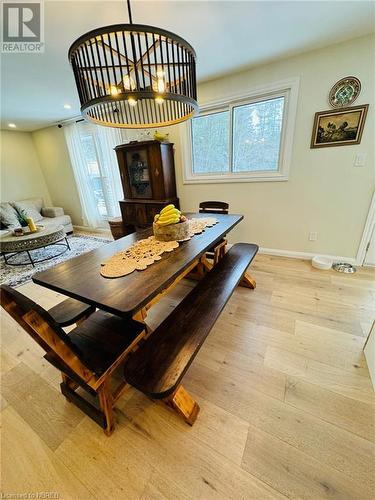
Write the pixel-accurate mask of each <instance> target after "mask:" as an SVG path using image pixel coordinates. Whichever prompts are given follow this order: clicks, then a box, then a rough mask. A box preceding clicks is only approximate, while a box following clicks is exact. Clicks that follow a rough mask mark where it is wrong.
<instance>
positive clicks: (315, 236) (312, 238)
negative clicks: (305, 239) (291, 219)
mask: <svg viewBox="0 0 375 500" xmlns="http://www.w3.org/2000/svg"><path fill="white" fill-rule="evenodd" d="M317 239H318V233H316V232H315V231H310V233H309V241H316V240H317Z"/></svg>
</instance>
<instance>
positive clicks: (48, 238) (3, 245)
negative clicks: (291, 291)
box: [0, 225, 70, 267]
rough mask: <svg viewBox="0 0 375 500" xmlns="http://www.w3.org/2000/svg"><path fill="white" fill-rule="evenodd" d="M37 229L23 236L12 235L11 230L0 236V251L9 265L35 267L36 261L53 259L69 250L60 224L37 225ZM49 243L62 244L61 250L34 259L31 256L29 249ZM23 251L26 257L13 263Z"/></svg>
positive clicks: (49, 244)
mask: <svg viewBox="0 0 375 500" xmlns="http://www.w3.org/2000/svg"><path fill="white" fill-rule="evenodd" d="M39 228H40V229H39V231H38V232H36V233H28V234H24V235H23V236H14V235H13V234H12V232H9V233H8V234H5V235H2V236H0V251H1V255H3V256H4V260H5V263H6V264H8V265H10V266H25V265H29V264H31V265H32V266H33V267H35V264H36V263H38V262H44V261H45V260H50V259H54V258H55V257H58V256H59V255H62V254H63V253H65V252H66V251H67V250H70V246H69V242H68V240H67V238H66V235H65V229H64V227H63V226H62V225H59V226H57V225H56V226H55V225H50V226H47V227H45V226H39ZM51 245H56V246H62V247H63V250H62V251H61V252H59V253H57V254H55V255H52V256H49V257H46V258H43V259H38V260H35V259H33V258H32V256H31V253H30V252H31V250H36V249H38V248H46V247H48V246H51ZM22 252H25V253H26V254H27V257H28V259H27V260H24V261H22V262H17V263H13V262H12V260H13V258H14V257H15V256H16V255H18V254H20V253H22Z"/></svg>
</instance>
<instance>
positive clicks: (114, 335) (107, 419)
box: [0, 285, 146, 435]
mask: <svg viewBox="0 0 375 500" xmlns="http://www.w3.org/2000/svg"><path fill="white" fill-rule="evenodd" d="M0 291H1V294H0V303H1V306H2V307H3V308H4V309H5V310H6V311H7V312H8V313H9V314H10V315H11V316H12V317H13V318H14V319H15V320H16V321H17V323H18V324H19V325H20V326H21V327H22V328H23V329H24V330H25V331H26V332H27V333H28V334H29V335H30V336H31V337H32V338H33V339H34V340H35V341H36V342H37V343H38V344H39V345H40V346H41V347H42V349H43V350H44V351H45V352H46V354H45V356H44V357H45V359H46V360H47V361H48V362H49V363H51V364H52V365H53V366H55V367H56V368H57V369H58V370H60V371H61V375H62V380H63V381H62V383H61V384H60V387H61V392H62V393H63V394H64V396H65V397H66V398H67V399H68V401H70V402H72V403H74V404H75V405H76V406H78V407H79V408H80V409H81V410H83V411H84V412H85V413H86V414H87V415H88V416H89V417H90V418H92V419H93V420H95V422H97V423H98V424H99V425H100V426H101V427H102V428H103V429H104V432H105V433H106V434H107V435H110V434H111V433H112V432H113V429H114V424H115V422H114V414H113V407H114V405H115V403H116V401H117V400H118V399H119V397H120V396H121V394H122V393H123V392H124V390H125V389H126V388H127V384H126V382H125V381H124V380H121V381H120V383H119V384H117V387H116V388H115V389H114V390H113V387H112V385H111V379H112V378H113V377H112V375H113V373H114V371H115V370H116V368H117V367H118V366H119V365H120V364H122V363H123V361H124V360H125V358H126V357H127V356H128V355H129V353H130V352H131V351H132V350H133V349H134V348H135V347H136V346H137V345H138V343H139V342H140V340H141V339H142V338H143V337H144V336H145V333H146V331H145V325H144V324H143V323H140V322H138V321H134V320H132V319H131V318H119V317H118V316H113V315H112V314H109V313H106V312H104V311H98V312H95V313H93V314H91V315H90V317H89V318H87V319H86V320H85V321H83V322H81V323H80V324H79V326H77V327H76V328H74V329H73V330H72V331H71V332H69V334H66V333H65V332H64V330H63V329H62V327H61V326H60V325H59V324H58V323H56V321H55V319H54V318H53V317H52V316H51V314H50V313H49V311H46V310H45V309H43V308H42V307H41V306H40V305H38V304H36V303H35V302H34V301H32V300H31V299H29V298H28V297H26V296H25V295H22V294H21V293H20V292H18V291H17V290H14V289H13V288H11V287H9V286H7V285H1V286H0ZM78 306H79V303H77V304H75V305H74V310H75V312H76V313H77V314H78V312H79V311H78V310H79V309H80V308H79V307H78ZM66 310H67V309H64V308H63V311H66ZM71 311H73V308H72V309H71ZM63 317H64V315H63V314H61V315H60V319H61V318H63ZM79 388H82V389H84V390H85V391H86V392H87V393H88V394H90V395H92V396H94V397H96V399H97V400H98V401H97V404H93V402H92V399H93V398H85V397H84V396H83V395H82V392H83V391H80V390H79ZM51 404H52V403H51ZM45 411H46V412H48V407H46V409H45Z"/></svg>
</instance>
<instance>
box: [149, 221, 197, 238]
mask: <svg viewBox="0 0 375 500" xmlns="http://www.w3.org/2000/svg"><path fill="white" fill-rule="evenodd" d="M152 227H153V230H154V236H155V238H156V239H157V240H159V241H180V240H186V239H187V238H189V236H190V230H189V222H188V221H185V222H177V224H169V226H159V224H156V223H155V222H154V223H153V225H152Z"/></svg>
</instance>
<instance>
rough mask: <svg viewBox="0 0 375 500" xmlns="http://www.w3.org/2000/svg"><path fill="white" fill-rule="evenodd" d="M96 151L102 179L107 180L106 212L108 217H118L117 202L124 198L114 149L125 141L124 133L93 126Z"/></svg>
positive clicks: (118, 130)
mask: <svg viewBox="0 0 375 500" xmlns="http://www.w3.org/2000/svg"><path fill="white" fill-rule="evenodd" d="M95 131H96V135H95V139H96V141H97V151H98V153H99V155H100V158H99V163H100V166H101V171H102V175H103V177H105V178H106V179H108V184H109V190H108V191H109V192H108V197H107V211H108V216H109V217H118V216H119V215H120V205H119V200H122V199H123V198H124V193H123V190H122V184H121V177H120V169H119V167H118V163H117V156H116V152H115V151H114V148H115V147H116V146H118V145H119V144H123V143H124V142H125V140H126V138H125V134H124V131H122V130H120V129H118V128H109V127H99V126H95Z"/></svg>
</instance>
